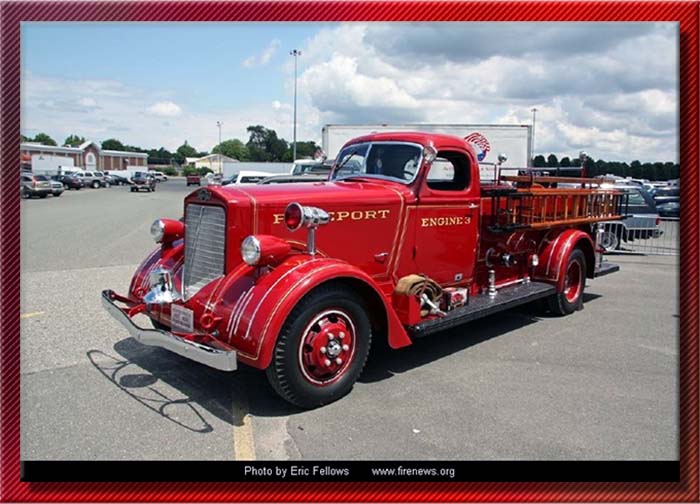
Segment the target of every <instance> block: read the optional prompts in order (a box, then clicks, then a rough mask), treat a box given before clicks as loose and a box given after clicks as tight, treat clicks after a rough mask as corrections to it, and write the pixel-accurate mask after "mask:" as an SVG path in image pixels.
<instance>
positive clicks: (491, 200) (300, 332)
mask: <svg viewBox="0 0 700 504" xmlns="http://www.w3.org/2000/svg"><path fill="white" fill-rule="evenodd" d="M366 145H369V146H370V147H367V148H366V149H367V150H366V151H363V152H372V151H371V149H372V148H375V149H376V152H381V147H386V146H390V147H391V146H398V147H396V148H397V149H399V150H400V149H402V148H403V147H402V146H405V149H404V151H407V149H409V150H410V149H413V150H411V152H414V151H415V152H419V153H420V155H419V156H418V157H417V158H414V159H417V161H416V162H415V163H413V164H410V163H407V164H406V165H405V166H404V167H403V170H404V173H403V175H404V176H405V178H406V179H405V180H401V179H400V176H399V177H398V178H396V177H389V176H381V175H376V174H370V173H369V168H367V170H368V171H367V172H366V173H359V174H355V175H352V176H349V177H347V178H345V179H340V180H329V181H324V182H314V183H308V184H274V185H259V186H250V187H245V188H240V187H225V186H224V187H222V186H210V187H207V188H202V189H198V190H196V191H195V192H193V193H191V194H189V195H188V196H187V197H186V199H185V205H184V223H183V222H179V221H170V220H167V219H162V220H160V221H156V223H154V227H155V228H156V229H155V235H156V239H158V238H160V240H159V241H160V242H161V246H159V247H158V248H157V249H156V250H154V251H153V252H152V253H151V254H150V255H149V256H148V258H147V259H146V260H145V261H144V262H143V263H142V264H141V265H140V266H139V267H138V269H137V271H136V272H135V274H134V277H133V279H132V282H131V286H130V288H129V292H128V294H127V295H126V296H120V295H118V294H116V293H114V292H112V291H105V292H103V301H104V303H105V306H106V307H107V308H108V309H109V310H110V312H111V313H112V314H113V315H114V316H115V317H116V318H118V319H119V320H120V321H121V322H122V323H123V324H124V325H126V326H127V327H128V328H129V329H130V331H131V333H132V334H133V335H134V336H135V337H136V338H137V339H138V340H140V341H142V342H143V343H146V344H154V345H157V346H163V347H165V348H169V349H170V350H172V351H175V352H177V353H179V354H181V355H184V356H187V357H189V358H192V359H194V360H197V361H199V362H202V363H204V364H207V365H210V366H213V367H217V368H219V369H226V370H233V369H235V367H236V362H241V363H244V364H246V365H249V366H253V367H256V368H260V369H267V371H268V376H269V377H270V381H271V383H272V384H273V386H274V387H275V389H276V390H277V391H278V392H279V393H280V394H281V395H282V396H283V397H284V398H285V399H287V400H289V401H291V402H293V403H295V404H298V405H300V406H303V407H312V406H316V405H319V404H324V403H327V402H329V401H332V400H335V399H337V398H338V397H340V396H342V395H343V394H345V393H347V391H349V390H350V388H351V387H352V384H353V383H354V381H355V380H356V379H357V377H358V376H359V373H360V372H361V370H362V367H363V366H364V361H365V359H366V357H367V352H368V351H369V348H370V346H371V339H372V337H374V338H375V339H376V338H378V337H384V336H385V337H386V339H387V341H388V343H389V345H390V346H391V347H393V348H400V347H404V346H407V345H410V344H411V343H412V342H413V341H414V340H415V338H417V337H421V336H426V335H428V334H432V333H434V332H436V331H439V330H442V329H445V328H447V327H451V326H454V325H456V324H459V323H463V322H466V321H469V320H472V319H474V318H478V317H480V316H485V315H488V314H490V313H494V312H496V311H499V310H501V309H506V308H509V307H511V306H515V305H517V304H523V303H525V302H528V301H532V300H535V299H538V298H546V299H548V300H549V302H550V306H551V307H552V311H553V312H554V313H556V314H560V315H564V314H567V313H570V312H571V311H573V310H574V309H577V308H579V307H580V306H581V303H582V302H583V289H584V287H585V278H586V277H588V278H593V277H594V276H596V275H597V274H601V273H607V272H612V271H614V270H616V269H617V268H616V267H615V266H613V265H604V266H605V267H604V268H601V264H602V263H601V257H600V252H601V251H600V249H599V248H598V247H597V246H596V244H595V242H596V236H595V228H596V224H595V223H596V222H598V221H603V220H606V221H609V220H611V219H615V218H618V216H619V213H620V212H619V209H620V205H621V200H620V196H619V194H618V193H616V192H614V191H609V190H602V189H599V188H595V187H587V186H586V183H587V182H588V184H592V183H593V182H592V181H590V180H588V181H586V180H583V179H581V184H580V186H576V187H570V188H552V187H545V186H547V185H550V186H551V185H554V183H556V181H553V179H546V178H545V179H541V178H539V179H536V178H534V177H532V176H529V179H528V176H527V175H526V176H515V177H502V178H500V179H499V178H498V177H497V180H496V181H495V182H493V183H484V182H482V181H480V178H479V163H478V161H477V158H476V155H475V153H474V151H473V150H472V148H471V147H470V145H469V144H467V143H466V142H465V141H464V140H463V139H460V138H457V137H452V136H447V135H439V134H425V133H406V132H401V133H381V134H375V135H369V136H366V137H361V138H357V139H354V140H352V141H351V142H349V144H348V145H347V146H346V149H350V150H352V148H353V146H358V148H361V149H365V146H366ZM348 152H349V151H348ZM397 152H398V151H397ZM342 154H343V151H341V156H339V158H338V159H339V161H338V163H342V162H343V155H342ZM350 157H351V158H352V157H353V156H352V155H350ZM370 158H371V155H370V154H368V155H367V158H366V160H365V161H364V162H365V165H368V164H369V163H370V161H369V159H370ZM433 158H435V159H436V161H435V160H433ZM349 161H350V162H352V161H353V160H352V159H350V160H349ZM441 162H442V163H444V166H445V167H446V168H445V169H444V170H443V172H444V173H443V175H444V176H443V175H440V177H442V179H440V178H439V177H438V179H437V180H432V179H430V176H433V175H430V176H429V174H430V173H432V172H430V170H431V169H432V167H433V166H432V165H433V164H435V165H436V166H437V164H438V163H441ZM385 165H386V163H385ZM406 167H408V168H406ZM337 168H339V169H340V171H342V170H343V168H342V167H337ZM450 176H451V177H452V178H451V179H450ZM333 177H334V175H331V178H333ZM409 179H410V180H409ZM504 179H505V181H504ZM573 180H574V181H576V182H578V180H579V179H573ZM290 203H295V204H296V205H290ZM291 207H294V208H291ZM311 210H313V211H314V212H317V213H314V214H313V215H312V213H308V215H312V217H313V216H316V217H318V218H317V219H316V220H315V221H314V219H313V218H311V219H310V220H309V222H308V223H307V222H306V221H304V222H303V223H301V224H303V226H300V227H305V228H306V229H307V230H306V231H304V230H301V231H300V230H296V231H293V230H291V229H292V228H294V227H295V226H296V224H297V223H298V222H300V221H299V220H298V219H297V217H299V215H300V214H298V213H297V214H295V213H294V212H302V213H303V212H306V211H308V212H311ZM308 215H307V214H303V216H304V217H306V216H308ZM319 216H320V217H319ZM324 216H325V219H326V220H327V221H328V222H327V223H326V222H325V221H324ZM159 223H160V224H159ZM290 224H291V225H290ZM248 237H254V238H248ZM246 244H247V245H246ZM242 245H243V246H244V247H246V246H249V247H250V249H246V250H252V252H251V254H252V257H253V261H252V262H253V264H249V263H247V262H246V261H245V260H244V257H243V253H242ZM188 254H189V255H188ZM256 254H257V255H256ZM411 285H412V286H413V288H412V289H411V288H410V286H411ZM407 286H409V287H408V288H407ZM431 288H432V290H430V289H431ZM436 290H437V291H438V292H437V294H436ZM426 292H428V293H430V294H432V297H431V296H429V295H427V294H426ZM449 293H451V294H452V295H448V294H449ZM455 293H456V295H455ZM149 296H150V297H149ZM426 298H427V299H426ZM454 300H457V302H455V303H454V305H452V304H451V303H452V301H454ZM136 313H145V314H147V315H148V316H149V317H150V318H151V319H152V321H153V322H154V325H155V327H156V329H142V328H138V327H136V326H134V325H133V323H132V322H131V320H130V319H131V317H133V315H134V314H136ZM341 334H342V335H343V336H340V337H339V335H341ZM290 347H293V348H292V349H291V350H290Z"/></svg>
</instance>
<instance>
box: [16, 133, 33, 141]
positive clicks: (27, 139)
mask: <svg viewBox="0 0 700 504" xmlns="http://www.w3.org/2000/svg"><path fill="white" fill-rule="evenodd" d="M19 141H20V142H31V141H32V139H31V138H29V137H28V136H24V135H22V134H20V135H19Z"/></svg>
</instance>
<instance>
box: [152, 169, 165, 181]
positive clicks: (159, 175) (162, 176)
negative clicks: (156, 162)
mask: <svg viewBox="0 0 700 504" xmlns="http://www.w3.org/2000/svg"><path fill="white" fill-rule="evenodd" d="M149 173H150V174H151V175H153V177H154V178H155V179H156V182H165V181H166V180H168V177H167V176H166V175H165V173H163V172H159V171H151V172H149Z"/></svg>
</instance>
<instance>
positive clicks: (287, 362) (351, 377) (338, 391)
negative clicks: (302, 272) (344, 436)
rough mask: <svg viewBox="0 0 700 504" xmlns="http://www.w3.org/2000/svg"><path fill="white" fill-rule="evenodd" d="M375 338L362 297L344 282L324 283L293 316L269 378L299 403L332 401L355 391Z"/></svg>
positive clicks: (279, 390)
mask: <svg viewBox="0 0 700 504" xmlns="http://www.w3.org/2000/svg"><path fill="white" fill-rule="evenodd" d="M371 342H372V329H371V325H370V322H369V319H368V317H367V312H366V309H365V306H364V304H363V302H362V299H361V298H359V297H358V296H356V295H355V294H354V293H353V292H351V291H349V290H348V289H345V288H342V287H330V286H329V287H320V288H319V289H317V290H315V291H313V292H312V293H311V294H309V295H307V296H306V297H305V298H303V299H302V300H301V301H300V302H299V304H297V306H296V307H295V308H294V310H292V312H291V313H290V315H289V317H287V321H286V322H285V324H284V326H283V327H282V330H281V331H280V334H279V337H278V338H277V344H276V346H275V350H274V354H273V357H272V362H271V364H270V366H269V367H268V368H267V370H266V372H267V378H268V380H269V381H270V384H271V385H272V387H273V388H274V389H275V391H276V392H277V393H278V394H279V395H280V396H282V398H284V399H285V400H286V401H289V402H290V403H292V404H294V405H296V406H299V407H301V408H314V407H317V406H321V405H323V404H328V403H330V402H333V401H335V400H337V399H339V398H341V397H343V396H344V395H345V394H347V393H348V392H350V390H351V389H352V387H353V385H354V384H355V382H356V381H357V378H358V377H359V376H360V373H362V369H363V368H364V366H365V362H366V361H367V355H368V354H369V348H370V345H371Z"/></svg>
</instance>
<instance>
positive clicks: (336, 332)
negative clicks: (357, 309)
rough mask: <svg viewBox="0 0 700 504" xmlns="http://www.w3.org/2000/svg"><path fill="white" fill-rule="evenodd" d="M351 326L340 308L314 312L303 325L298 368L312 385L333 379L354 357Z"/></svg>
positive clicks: (355, 341) (352, 329) (335, 379)
mask: <svg viewBox="0 0 700 504" xmlns="http://www.w3.org/2000/svg"><path fill="white" fill-rule="evenodd" d="M356 343H357V340H356V333H355V326H354V324H353V323H352V318H351V317H350V315H348V314H347V313H346V312H344V311H343V310H340V309H331V310H326V311H324V312H322V313H319V314H318V315H316V316H315V317H314V318H313V319H312V320H311V322H310V323H309V324H308V325H307V326H306V328H305V329H304V331H303V332H302V335H301V341H300V343H299V368H300V369H301V373H302V375H303V376H304V378H306V380H308V381H309V382H311V383H313V384H314V385H322V386H325V385H330V384H331V383H334V382H336V381H337V380H338V379H339V378H340V377H341V376H343V374H344V373H345V371H347V369H348V368H349V367H350V364H351V363H352V361H353V359H354V357H355V347H356Z"/></svg>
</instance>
